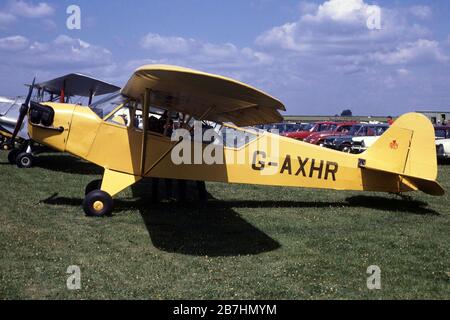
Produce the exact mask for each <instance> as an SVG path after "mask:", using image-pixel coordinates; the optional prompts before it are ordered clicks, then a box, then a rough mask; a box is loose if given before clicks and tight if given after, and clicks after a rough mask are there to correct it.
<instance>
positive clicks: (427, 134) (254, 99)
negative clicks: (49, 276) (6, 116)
mask: <svg viewBox="0 0 450 320" xmlns="http://www.w3.org/2000/svg"><path fill="white" fill-rule="evenodd" d="M280 110H285V108H284V106H283V104H282V103H281V102H280V101H278V100H276V99H275V98H273V97H271V96H269V95H267V94H266V93H264V92H261V91H259V90H257V89H255V88H252V87H250V86H248V85H246V84H243V83H241V82H238V81H235V80H232V79H228V78H225V77H221V76H217V75H212V74H207V73H204V72H200V71H195V70H191V69H186V68H181V67H176V66H167V65H147V66H143V67H141V68H139V69H137V70H136V71H135V72H134V74H133V75H132V77H131V78H130V80H129V81H128V83H127V84H126V86H125V87H124V88H123V89H122V90H121V91H120V92H117V93H114V94H112V95H110V96H108V97H106V98H104V99H102V100H100V101H98V102H96V103H93V104H91V105H90V106H89V107H88V108H86V107H82V106H79V105H71V104H59V103H41V104H40V103H36V102H33V101H32V102H31V103H30V107H29V110H23V111H24V112H28V115H29V116H28V122H29V128H28V129H29V134H30V137H31V138H32V139H33V140H34V141H37V142H38V143H41V144H43V145H47V146H49V147H51V148H53V149H56V150H59V151H63V152H68V153H71V154H73V155H75V156H77V157H79V158H82V159H85V160H87V161H90V162H92V163H95V164H97V165H99V166H101V167H103V168H104V170H105V171H104V175H103V179H102V181H101V182H97V181H93V182H92V183H90V184H88V186H87V187H86V190H85V191H86V195H85V199H84V201H83V208H84V211H85V213H86V214H87V215H89V216H104V215H109V214H111V213H112V211H113V198H112V197H113V196H116V195H117V194H118V193H119V192H121V191H122V190H124V189H126V188H127V187H129V186H131V185H133V184H134V183H136V182H137V181H139V180H141V179H142V178H144V177H157V178H168V179H180V180H194V181H218V182H227V183H242V184H258V185H273V186H291V187H302V188H322V189H334V190H356V191H378V192H389V193H399V194H400V193H403V192H408V191H416V190H421V191H423V192H425V193H427V194H431V195H436V196H440V195H443V194H444V193H445V191H444V190H443V189H442V187H441V186H440V185H439V184H438V183H437V182H436V181H435V180H436V177H437V161H436V149H435V145H434V130H433V127H432V125H431V123H430V121H429V120H428V119H427V118H426V117H424V116H423V115H420V114H417V113H409V114H406V115H403V116H402V117H400V118H399V119H398V120H397V121H396V122H395V124H394V125H392V127H391V128H390V129H389V130H387V131H386V133H385V134H383V135H382V136H381V137H380V138H379V140H378V141H377V142H376V143H375V145H373V146H372V147H371V148H369V149H368V150H367V151H366V152H364V153H363V154H358V155H355V154H347V153H342V152H338V151H335V150H330V149H326V148H322V147H319V146H315V145H311V144H308V143H304V142H301V141H296V140H292V139H289V138H286V137H282V136H279V135H275V134H272V133H268V132H263V131H258V130H256V129H251V128H250V129H248V128H247V129H241V128H239V127H237V126H241V127H248V126H253V125H256V124H263V123H274V122H280V121H282V117H281V115H280V113H279V111H280ZM164 111H166V113H164V114H163V112H164ZM168 112H169V113H168ZM174 113H176V114H177V115H178V118H176V119H178V122H179V123H180V124H179V126H180V127H181V128H184V129H185V130H184V132H185V134H184V136H180V137H178V138H177V139H171V137H170V130H169V129H168V128H169V127H170V126H169V124H170V123H171V119H172V118H174V117H171V116H170V114H174ZM161 115H162V116H161ZM158 118H159V119H158ZM176 119H175V120H176ZM193 119H195V120H196V121H197V122H194V121H193ZM161 121H162V122H163V123H162V126H161ZM199 122H203V124H208V127H211V124H212V123H214V124H215V125H213V127H214V130H215V131H214V132H216V133H217V136H222V137H223V136H224V135H227V139H225V142H223V145H222V144H221V143H217V141H219V142H220V139H217V136H216V138H211V137H209V138H202V139H201V140H200V141H199V140H198V139H195V138H194V140H193V141H192V140H190V138H191V137H190V135H191V134H192V133H195V131H196V129H195V125H194V124H195V123H199ZM230 123H233V124H234V125H231V124H230ZM155 124H160V125H159V126H158V125H155ZM18 125H20V124H19V123H18ZM235 125H236V126H235ZM161 128H163V129H162V130H161ZM204 128H205V127H202V128H201V129H200V132H202V130H203V129H204ZM186 132H187V134H186ZM224 132H226V133H224ZM194 136H195V135H194ZM230 137H231V139H229V138H230ZM210 138H211V139H210ZM172 140H175V141H172ZM227 141H232V142H233V143H228V142H227ZM186 142H189V144H187V145H188V146H189V147H188V148H186V144H185V143H186ZM182 145H183V146H184V149H183V148H181V146H182ZM211 150H215V151H211ZM199 151H200V155H202V154H203V155H205V154H206V155H207V154H210V155H212V156H213V157H216V160H217V154H216V155H214V152H215V153H218V151H222V154H221V155H220V156H219V159H218V160H222V161H216V162H213V163H210V162H211V161H209V163H206V162H208V161H205V160H204V159H194V161H193V162H194V163H192V161H191V162H189V161H185V162H183V161H182V162H181V163H179V162H180V161H179V160H180V159H179V158H182V159H188V160H189V154H191V156H192V155H197V154H199ZM174 154H175V155H177V154H178V155H179V157H178V158H177V157H175V158H174ZM174 159H175V160H174ZM199 160H200V161H199Z"/></svg>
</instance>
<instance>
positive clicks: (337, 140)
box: [323, 123, 389, 152]
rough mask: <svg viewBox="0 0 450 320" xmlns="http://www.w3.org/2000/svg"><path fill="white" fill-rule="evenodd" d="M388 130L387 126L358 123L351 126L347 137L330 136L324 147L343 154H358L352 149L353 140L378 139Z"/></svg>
mask: <svg viewBox="0 0 450 320" xmlns="http://www.w3.org/2000/svg"><path fill="white" fill-rule="evenodd" d="M388 128H389V125H388V124H372V123H360V124H355V125H353V126H352V128H351V129H350V131H349V132H348V135H345V136H330V137H328V138H326V139H325V141H324V143H323V145H324V147H327V148H331V149H335V150H339V151H344V152H360V151H358V150H356V149H353V144H354V140H353V139H358V138H361V140H360V141H362V140H364V139H366V138H368V137H378V136H380V135H382V134H383V133H384V131H386V130H387V129H388Z"/></svg>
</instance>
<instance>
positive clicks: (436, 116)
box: [417, 110, 450, 124]
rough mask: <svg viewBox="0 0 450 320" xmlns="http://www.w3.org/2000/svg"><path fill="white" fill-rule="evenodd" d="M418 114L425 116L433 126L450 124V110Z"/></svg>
mask: <svg viewBox="0 0 450 320" xmlns="http://www.w3.org/2000/svg"><path fill="white" fill-rule="evenodd" d="M417 112H418V113H421V114H423V115H425V116H426V117H427V118H428V119H430V121H431V122H432V123H433V124H450V110H447V111H417Z"/></svg>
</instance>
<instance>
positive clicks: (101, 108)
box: [89, 92, 128, 119]
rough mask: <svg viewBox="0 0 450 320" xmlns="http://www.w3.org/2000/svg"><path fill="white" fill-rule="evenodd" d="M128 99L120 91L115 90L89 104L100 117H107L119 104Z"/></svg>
mask: <svg viewBox="0 0 450 320" xmlns="http://www.w3.org/2000/svg"><path fill="white" fill-rule="evenodd" d="M127 100H128V99H127V98H126V97H125V96H123V95H122V94H121V93H120V92H115V93H112V94H110V95H107V96H106V97H105V98H103V99H100V100H98V101H96V102H94V103H93V104H91V105H90V106H89V108H91V110H92V111H94V112H95V113H96V114H97V115H98V116H99V117H100V118H102V119H103V118H105V117H106V116H107V115H108V114H110V113H111V112H112V111H113V110H114V109H116V108H117V107H118V106H120V105H122V104H124V103H125V102H126V101H127Z"/></svg>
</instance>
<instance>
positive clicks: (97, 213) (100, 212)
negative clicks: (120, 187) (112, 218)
mask: <svg viewBox="0 0 450 320" xmlns="http://www.w3.org/2000/svg"><path fill="white" fill-rule="evenodd" d="M113 207H114V202H113V199H112V197H111V196H110V195H109V194H108V193H106V192H104V191H101V190H94V191H91V192H89V193H88V194H87V195H86V197H85V198H84V201H83V210H84V212H85V213H86V215H87V216H90V217H103V216H109V215H111V213H112V211H113Z"/></svg>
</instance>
